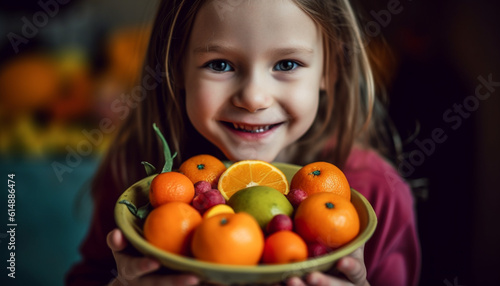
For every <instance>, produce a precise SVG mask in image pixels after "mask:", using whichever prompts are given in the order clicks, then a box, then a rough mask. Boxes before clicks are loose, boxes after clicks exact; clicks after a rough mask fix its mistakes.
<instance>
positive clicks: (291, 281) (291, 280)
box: [286, 277, 306, 286]
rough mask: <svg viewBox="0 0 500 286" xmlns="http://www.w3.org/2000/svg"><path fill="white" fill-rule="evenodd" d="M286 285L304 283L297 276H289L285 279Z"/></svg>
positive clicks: (293, 285)
mask: <svg viewBox="0 0 500 286" xmlns="http://www.w3.org/2000/svg"><path fill="white" fill-rule="evenodd" d="M286 285H287V286H305V285H306V284H305V283H304V282H303V281H302V279H300V278H299V277H291V278H289V279H288V280H287V281H286Z"/></svg>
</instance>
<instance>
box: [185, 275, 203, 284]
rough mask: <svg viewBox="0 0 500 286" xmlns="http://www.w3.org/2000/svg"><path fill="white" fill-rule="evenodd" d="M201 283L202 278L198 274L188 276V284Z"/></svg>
mask: <svg viewBox="0 0 500 286" xmlns="http://www.w3.org/2000/svg"><path fill="white" fill-rule="evenodd" d="M199 283H200V279H198V277H196V276H189V277H187V278H186V285H198V284H199Z"/></svg>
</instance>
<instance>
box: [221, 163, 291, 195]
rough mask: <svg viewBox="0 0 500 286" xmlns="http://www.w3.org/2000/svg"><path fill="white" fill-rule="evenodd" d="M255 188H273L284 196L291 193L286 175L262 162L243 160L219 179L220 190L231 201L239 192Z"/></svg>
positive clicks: (232, 166)
mask: <svg viewBox="0 0 500 286" xmlns="http://www.w3.org/2000/svg"><path fill="white" fill-rule="evenodd" d="M253 186H267V187H271V188H274V189H276V190H278V191H279V192H280V193H282V194H284V195H286V194H288V191H289V186H288V180H287V179H286V176H285V174H284V173H283V172H282V171H281V170H280V169H278V168H277V167H275V166H273V165H272V164H270V163H268V162H265V161H260V160H242V161H238V162H236V163H234V164H232V165H231V166H229V167H228V168H227V170H226V171H224V173H222V175H221V176H220V178H219V184H218V189H219V191H220V192H221V194H222V195H223V196H224V198H225V199H226V200H229V198H230V197H231V196H232V195H233V194H234V193H236V192H237V191H239V190H242V189H245V188H248V187H253Z"/></svg>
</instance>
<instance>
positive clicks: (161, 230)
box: [143, 202, 202, 256]
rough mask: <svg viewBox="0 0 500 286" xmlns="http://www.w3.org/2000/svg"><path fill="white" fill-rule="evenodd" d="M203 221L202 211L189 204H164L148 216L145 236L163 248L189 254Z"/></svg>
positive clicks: (150, 241)
mask: <svg viewBox="0 0 500 286" xmlns="http://www.w3.org/2000/svg"><path fill="white" fill-rule="evenodd" d="M201 221H202V218H201V215H200V213H199V212H198V211H197V210H196V209H194V208H193V207H192V206H190V205H189V204H186V203H183V202H171V203H167V204H163V205H161V206H159V207H157V208H155V209H153V210H152V211H151V212H150V213H149V215H148V216H147V217H146V221H145V222H144V228H143V230H144V237H145V238H146V240H147V241H148V242H149V243H151V244H152V245H154V246H156V247H158V248H160V249H162V250H165V251H168V252H171V253H175V254H180V255H185V256H188V255H189V254H190V252H189V251H190V239H191V237H192V234H193V231H194V229H195V228H196V227H197V226H198V225H199V224H200V223H201Z"/></svg>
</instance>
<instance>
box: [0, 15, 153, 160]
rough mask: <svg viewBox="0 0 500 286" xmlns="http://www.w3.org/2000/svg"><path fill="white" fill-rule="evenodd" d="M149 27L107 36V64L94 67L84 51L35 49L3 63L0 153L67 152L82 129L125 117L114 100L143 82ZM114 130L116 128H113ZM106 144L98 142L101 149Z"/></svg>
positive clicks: (0, 74)
mask: <svg viewBox="0 0 500 286" xmlns="http://www.w3.org/2000/svg"><path fill="white" fill-rule="evenodd" d="M148 31H149V27H148V26H147V25H144V26H142V25H137V26H130V27H120V28H117V29H115V30H113V31H112V32H110V33H109V35H108V36H107V37H106V38H105V39H104V40H103V43H102V50H101V51H100V53H102V54H103V55H104V56H103V57H104V59H103V61H104V62H105V64H104V66H103V67H101V68H100V69H96V68H95V67H93V66H92V60H91V59H88V58H87V56H86V53H85V51H82V50H81V49H78V48H73V47H68V48H65V49H63V50H62V51H61V50H59V51H50V50H49V51H47V50H42V49H40V50H35V51H34V52H27V53H22V52H21V53H19V55H16V56H15V57H12V58H9V59H7V60H6V61H5V62H4V63H3V64H2V65H0V154H1V155H7V156H8V155H23V154H24V155H29V156H35V157H37V156H47V155H53V154H58V153H61V152H65V146H68V145H69V146H76V144H78V142H80V141H81V140H85V139H86V138H85V137H84V135H83V134H82V130H83V129H85V128H87V129H91V128H99V120H100V119H102V118H109V119H110V120H111V121H112V122H113V124H114V125H115V126H117V125H119V124H120V121H121V120H122V119H123V118H117V114H115V113H113V112H112V111H111V103H112V102H113V101H114V100H116V99H117V98H119V97H120V96H122V97H123V96H124V95H125V98H126V96H127V94H128V93H129V91H130V90H131V89H132V88H133V86H135V85H136V83H138V82H139V81H138V80H139V76H140V70H141V66H142V61H143V56H144V53H145V49H146V46H147V42H148V37H149V33H148ZM115 130H116V128H115ZM107 135H108V136H107V137H106V138H105V141H104V143H103V144H99V146H95V147H96V148H95V149H94V150H96V151H97V152H100V151H102V150H104V149H105V148H106V146H107V142H108V141H109V137H110V136H109V135H110V134H107Z"/></svg>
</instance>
